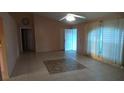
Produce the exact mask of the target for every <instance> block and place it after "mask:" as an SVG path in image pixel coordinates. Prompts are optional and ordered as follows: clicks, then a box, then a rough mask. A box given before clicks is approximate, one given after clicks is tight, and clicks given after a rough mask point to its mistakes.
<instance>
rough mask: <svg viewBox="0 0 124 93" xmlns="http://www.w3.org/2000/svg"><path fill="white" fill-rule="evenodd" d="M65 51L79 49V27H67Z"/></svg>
mask: <svg viewBox="0 0 124 93" xmlns="http://www.w3.org/2000/svg"><path fill="white" fill-rule="evenodd" d="M65 51H75V52H76V51H77V29H76V28H72V29H65Z"/></svg>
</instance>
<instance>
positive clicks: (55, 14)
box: [37, 12, 120, 24]
mask: <svg viewBox="0 0 124 93" xmlns="http://www.w3.org/2000/svg"><path fill="white" fill-rule="evenodd" d="M67 13H73V14H77V15H80V16H84V17H86V19H85V20H84V19H80V18H77V19H76V21H75V22H73V23H71V24H78V23H81V22H84V21H88V20H93V19H97V18H99V17H106V16H112V15H120V13H115V12H38V13H37V14H39V15H43V16H47V17H49V18H52V19H55V20H57V21H58V20H59V19H61V18H62V17H64V16H65V15H66V14H67ZM62 22H64V23H67V24H69V23H68V22H67V21H66V20H63V21H62Z"/></svg>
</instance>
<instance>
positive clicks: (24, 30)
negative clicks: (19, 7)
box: [0, 12, 124, 81]
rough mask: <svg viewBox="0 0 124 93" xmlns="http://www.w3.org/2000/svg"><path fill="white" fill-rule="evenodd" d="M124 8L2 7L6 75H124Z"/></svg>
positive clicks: (0, 47) (1, 55)
mask: <svg viewBox="0 0 124 93" xmlns="http://www.w3.org/2000/svg"><path fill="white" fill-rule="evenodd" d="M123 66H124V13H120V12H9V13H4V12H1V13H0V68H1V70H0V71H1V75H0V76H1V78H2V79H1V80H9V81H123V80H124V69H123Z"/></svg>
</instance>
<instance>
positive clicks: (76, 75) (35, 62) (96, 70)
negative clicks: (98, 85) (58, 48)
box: [10, 52, 124, 81]
mask: <svg viewBox="0 0 124 93" xmlns="http://www.w3.org/2000/svg"><path fill="white" fill-rule="evenodd" d="M63 58H70V59H73V60H76V61H77V62H78V63H80V64H82V65H83V66H85V67H86V68H84V69H78V70H72V71H66V72H61V73H55V74H50V73H49V72H48V70H47V67H46V66H45V64H44V61H46V60H57V59H63ZM122 80H124V69H121V68H119V67H116V66H113V65H109V64H105V63H101V62H97V61H95V60H93V59H91V58H88V57H85V56H81V55H76V54H75V53H74V52H66V53H64V52H51V53H37V54H34V53H26V54H23V55H22V56H21V57H20V58H19V60H18V61H17V63H16V66H15V69H14V71H13V73H12V76H11V78H10V81H122Z"/></svg>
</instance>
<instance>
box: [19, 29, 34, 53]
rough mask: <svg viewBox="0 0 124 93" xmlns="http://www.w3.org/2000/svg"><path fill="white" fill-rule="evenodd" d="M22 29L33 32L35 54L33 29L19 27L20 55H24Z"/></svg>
mask: <svg viewBox="0 0 124 93" xmlns="http://www.w3.org/2000/svg"><path fill="white" fill-rule="evenodd" d="M22 29H29V30H31V31H32V33H33V42H34V52H35V33H34V31H33V28H32V27H19V48H20V49H19V50H20V53H23V52H24V51H23V45H22Z"/></svg>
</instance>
